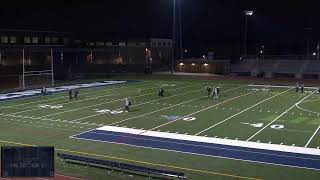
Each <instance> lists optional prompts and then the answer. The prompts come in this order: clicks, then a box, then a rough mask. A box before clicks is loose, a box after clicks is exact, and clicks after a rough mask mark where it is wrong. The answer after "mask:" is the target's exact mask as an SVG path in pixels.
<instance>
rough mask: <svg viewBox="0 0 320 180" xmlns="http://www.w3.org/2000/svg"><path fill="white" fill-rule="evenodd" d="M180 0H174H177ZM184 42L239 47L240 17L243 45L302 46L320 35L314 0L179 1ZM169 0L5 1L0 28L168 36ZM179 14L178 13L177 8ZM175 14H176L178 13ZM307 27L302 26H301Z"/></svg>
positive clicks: (300, 48)
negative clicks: (250, 12) (251, 13)
mask: <svg viewBox="0 0 320 180" xmlns="http://www.w3.org/2000/svg"><path fill="white" fill-rule="evenodd" d="M177 1H178V2H177V3H179V0H177ZM180 1H181V3H182V17H181V19H182V27H183V28H182V29H183V33H182V35H183V45H184V47H191V48H194V47H202V48H204V47H216V46H218V45H221V46H227V47H230V46H235V45H238V46H240V45H241V44H243V34H244V22H245V18H244V16H243V14H242V11H244V10H246V9H250V10H253V11H254V12H255V15H254V16H252V17H249V20H248V29H249V30H248V42H249V43H248V46H249V48H251V49H254V48H255V47H256V46H259V44H263V45H265V46H266V48H267V49H273V50H274V51H276V50H287V51H288V52H289V51H290V52H291V51H303V48H304V47H305V44H306V39H308V38H309V39H310V40H311V48H312V47H313V46H315V45H314V44H316V43H317V41H318V40H320V38H319V37H320V33H319V29H320V19H319V17H320V16H319V15H320V11H319V10H318V9H319V3H317V1H310V0H309V1H308V0H291V1H288V0H251V1H248V0H180ZM172 2H173V0H100V1H98V0H64V1H60V0H51V1H48V0H25V1H22V0H19V1H18V0H10V1H6V2H2V4H1V7H0V22H1V24H0V28H13V29H35V30H57V31H71V32H91V33H95V32H99V33H102V34H104V33H105V34H106V36H110V35H113V34H116V35H118V36H123V37H127V36H130V37H162V38H166V37H169V38H170V37H171V30H172V27H171V25H172ZM177 15H178V13H177ZM177 19H179V18H178V17H177ZM306 27H308V28H312V30H304V28H306Z"/></svg>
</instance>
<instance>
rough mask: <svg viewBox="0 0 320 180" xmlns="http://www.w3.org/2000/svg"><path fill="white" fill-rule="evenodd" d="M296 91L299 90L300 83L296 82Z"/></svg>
mask: <svg viewBox="0 0 320 180" xmlns="http://www.w3.org/2000/svg"><path fill="white" fill-rule="evenodd" d="M296 92H299V83H298V82H297V83H296Z"/></svg>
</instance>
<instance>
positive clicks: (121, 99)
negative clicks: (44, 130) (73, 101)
mask: <svg viewBox="0 0 320 180" xmlns="http://www.w3.org/2000/svg"><path fill="white" fill-rule="evenodd" d="M192 86H195V85H192ZM181 88H185V87H180V88H173V89H172V90H174V89H181ZM151 94H155V93H154V92H152V93H148V94H143V95H139V96H132V97H128V98H137V97H143V96H147V95H151ZM123 99H124V97H122V98H120V99H116V100H112V101H109V102H105V103H99V104H94V105H90V106H85V107H81V108H76V109H71V110H68V111H62V112H57V113H53V114H48V115H45V116H41V117H40V118H43V117H49V116H53V115H57V114H63V113H67V112H73V111H78V110H82V109H87V108H90V107H95V106H100V105H104V104H109V103H113V102H118V101H123Z"/></svg>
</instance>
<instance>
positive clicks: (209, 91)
mask: <svg viewBox="0 0 320 180" xmlns="http://www.w3.org/2000/svg"><path fill="white" fill-rule="evenodd" d="M206 89H207V92H208V97H210V95H211V90H212V89H211V87H210V86H207V87H206Z"/></svg>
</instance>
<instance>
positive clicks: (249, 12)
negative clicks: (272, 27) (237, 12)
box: [244, 11, 253, 16]
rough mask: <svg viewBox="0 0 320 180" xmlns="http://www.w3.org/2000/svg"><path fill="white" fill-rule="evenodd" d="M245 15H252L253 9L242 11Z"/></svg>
mask: <svg viewBox="0 0 320 180" xmlns="http://www.w3.org/2000/svg"><path fill="white" fill-rule="evenodd" d="M244 13H245V14H246V15H247V16H252V15H253V11H245V12H244Z"/></svg>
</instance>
